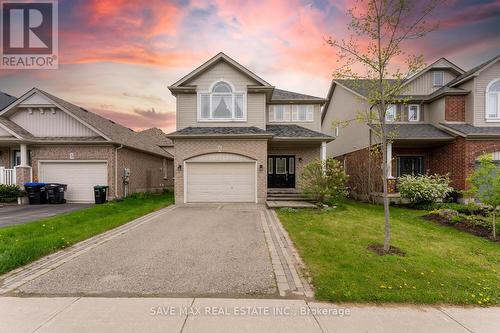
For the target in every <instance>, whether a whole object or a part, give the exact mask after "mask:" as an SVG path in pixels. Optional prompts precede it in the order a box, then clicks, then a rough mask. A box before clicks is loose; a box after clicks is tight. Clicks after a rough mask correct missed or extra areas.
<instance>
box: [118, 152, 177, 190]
mask: <svg viewBox="0 0 500 333" xmlns="http://www.w3.org/2000/svg"><path fill="white" fill-rule="evenodd" d="M168 167H170V168H173V165H172V162H171V160H170V162H168V163H167V168H168ZM125 168H128V169H130V180H129V185H128V191H129V193H134V192H158V191H161V190H163V189H164V188H166V187H172V185H173V178H172V172H168V173H167V179H165V178H164V170H163V168H164V164H163V158H162V157H161V156H156V155H152V154H147V153H143V152H140V151H135V150H132V149H127V148H123V149H119V150H118V196H119V197H121V196H123V195H124V193H123V191H124V187H123V181H122V179H123V173H124V169H125Z"/></svg>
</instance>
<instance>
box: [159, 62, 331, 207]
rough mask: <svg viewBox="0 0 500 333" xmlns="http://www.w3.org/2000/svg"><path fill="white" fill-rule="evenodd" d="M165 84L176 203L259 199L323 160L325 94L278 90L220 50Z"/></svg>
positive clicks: (291, 183)
mask: <svg viewBox="0 0 500 333" xmlns="http://www.w3.org/2000/svg"><path fill="white" fill-rule="evenodd" d="M168 88H169V90H170V91H171V92H172V94H173V95H174V96H175V97H176V112H177V118H176V120H177V128H176V131H175V132H174V133H171V134H169V138H171V139H172V141H173V142H174V168H175V196H176V203H192V202H264V201H265V200H266V198H267V194H268V189H270V188H280V189H282V188H288V189H292V191H293V189H298V186H299V182H298V180H299V177H300V173H301V171H302V169H303V168H304V166H305V165H306V164H308V163H309V162H311V161H313V160H315V159H316V160H319V159H323V160H324V159H326V144H327V143H328V142H329V141H331V140H332V139H333V138H332V137H330V136H328V135H325V134H323V133H321V106H322V105H323V104H324V103H325V102H326V100H325V99H324V98H318V97H313V96H308V95H304V94H299V93H293V92H289V91H285V90H280V89H276V88H275V87H274V86H272V85H271V84H269V83H268V82H266V81H265V80H263V79H262V78H260V77H259V76H257V75H256V74H254V73H252V72H251V71H250V70H248V69H247V68H245V67H244V66H242V65H241V64H239V63H238V62H236V61H235V60H233V59H231V58H230V57H228V56H227V55H225V54H224V53H219V54H217V55H216V56H215V57H213V58H211V59H210V60H208V61H207V62H205V63H204V64H202V65H201V66H199V67H198V68H196V69H195V70H193V71H192V72H190V73H189V74H187V75H186V76H184V77H183V78H181V79H180V80H179V81H177V82H175V83H174V84H172V85H170V86H169V87H168Z"/></svg>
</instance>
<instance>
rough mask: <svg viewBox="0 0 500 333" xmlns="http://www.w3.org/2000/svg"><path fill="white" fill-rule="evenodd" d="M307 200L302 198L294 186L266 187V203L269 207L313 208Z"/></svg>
mask: <svg viewBox="0 0 500 333" xmlns="http://www.w3.org/2000/svg"><path fill="white" fill-rule="evenodd" d="M308 201H309V200H307V199H304V198H303V197H302V196H301V195H300V192H299V191H298V190H297V189H295V188H269V189H267V201H266V205H267V207H269V208H286V207H288V208H315V207H316V205H314V204H313V203H311V202H308Z"/></svg>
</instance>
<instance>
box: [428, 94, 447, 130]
mask: <svg viewBox="0 0 500 333" xmlns="http://www.w3.org/2000/svg"><path fill="white" fill-rule="evenodd" d="M444 100H445V99H444V97H443V98H440V99H437V100H435V101H433V102H432V103H430V104H427V105H426V106H427V108H426V109H428V110H429V111H428V115H429V116H428V118H427V119H429V123H430V124H432V125H438V124H439V123H442V122H444V121H445V111H444V103H445V102H444Z"/></svg>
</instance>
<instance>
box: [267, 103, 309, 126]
mask: <svg viewBox="0 0 500 333" xmlns="http://www.w3.org/2000/svg"><path fill="white" fill-rule="evenodd" d="M299 105H305V106H307V107H308V108H309V109H310V112H309V111H306V119H305V120H300V119H299V111H298V106H299ZM276 106H284V107H285V108H287V109H288V115H289V117H288V119H283V120H277V119H276V111H275V110H274V108H275V107H276ZM271 108H272V109H273V110H272V112H271ZM271 114H272V117H271ZM308 115H310V116H311V117H310V119H308V118H309V117H308ZM268 118H269V122H270V123H313V122H314V105H313V104H271V105H269V117H268Z"/></svg>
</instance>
